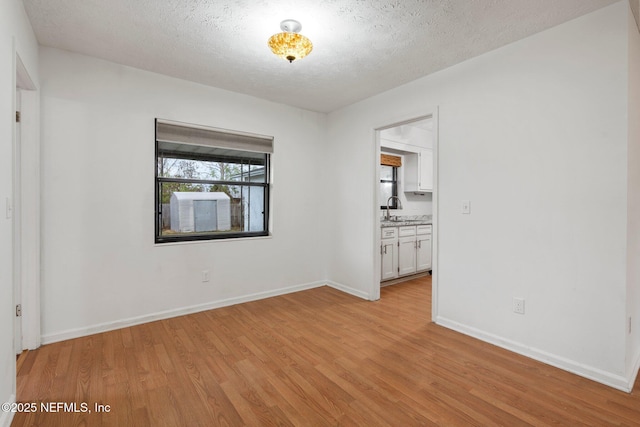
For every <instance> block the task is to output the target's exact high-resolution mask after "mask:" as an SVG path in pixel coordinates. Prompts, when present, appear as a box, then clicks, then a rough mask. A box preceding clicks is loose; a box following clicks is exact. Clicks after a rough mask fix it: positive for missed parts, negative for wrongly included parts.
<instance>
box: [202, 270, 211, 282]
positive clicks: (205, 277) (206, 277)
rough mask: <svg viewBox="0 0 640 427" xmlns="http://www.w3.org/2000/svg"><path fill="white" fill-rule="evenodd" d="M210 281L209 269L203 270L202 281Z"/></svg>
mask: <svg viewBox="0 0 640 427" xmlns="http://www.w3.org/2000/svg"><path fill="white" fill-rule="evenodd" d="M208 281H209V270H202V282H208Z"/></svg>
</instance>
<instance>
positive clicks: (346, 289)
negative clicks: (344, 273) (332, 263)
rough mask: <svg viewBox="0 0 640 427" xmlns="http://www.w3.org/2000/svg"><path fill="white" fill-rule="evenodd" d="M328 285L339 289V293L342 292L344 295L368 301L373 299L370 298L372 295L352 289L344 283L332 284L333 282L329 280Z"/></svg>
mask: <svg viewBox="0 0 640 427" xmlns="http://www.w3.org/2000/svg"><path fill="white" fill-rule="evenodd" d="M326 285H327V286H330V287H332V288H334V289H337V290H339V291H342V292H344V293H347V294H350V295H353V296H356V297H358V298H362V299H366V300H367V301H369V300H371V297H370V295H369V294H368V293H366V292H363V291H361V290H358V289H354V288H352V287H350V286H347V285H343V284H342V283H337V282H332V281H331V280H328V281H327V282H326Z"/></svg>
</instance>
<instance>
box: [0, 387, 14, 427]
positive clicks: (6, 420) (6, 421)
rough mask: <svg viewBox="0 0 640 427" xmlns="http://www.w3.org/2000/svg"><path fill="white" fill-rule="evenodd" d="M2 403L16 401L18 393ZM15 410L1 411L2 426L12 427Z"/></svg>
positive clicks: (0, 421)
mask: <svg viewBox="0 0 640 427" xmlns="http://www.w3.org/2000/svg"><path fill="white" fill-rule="evenodd" d="M2 403H16V395H15V394H12V395H11V396H9V400H7V401H6V402H2ZM13 415H14V412H11V411H8V412H5V411H0V427H11V421H13Z"/></svg>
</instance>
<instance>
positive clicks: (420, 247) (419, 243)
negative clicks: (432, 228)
mask: <svg viewBox="0 0 640 427" xmlns="http://www.w3.org/2000/svg"><path fill="white" fill-rule="evenodd" d="M418 248H419V249H422V240H418Z"/></svg>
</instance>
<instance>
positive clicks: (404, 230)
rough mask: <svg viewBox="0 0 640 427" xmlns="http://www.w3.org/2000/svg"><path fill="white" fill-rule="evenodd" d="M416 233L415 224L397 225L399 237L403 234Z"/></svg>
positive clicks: (412, 234)
mask: <svg viewBox="0 0 640 427" xmlns="http://www.w3.org/2000/svg"><path fill="white" fill-rule="evenodd" d="M415 235H416V226H415V225H408V226H405V227H398V236H399V237H405V236H415Z"/></svg>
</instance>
